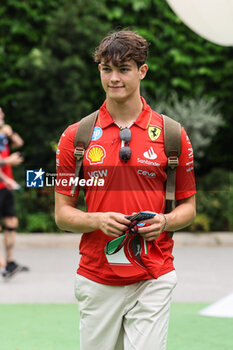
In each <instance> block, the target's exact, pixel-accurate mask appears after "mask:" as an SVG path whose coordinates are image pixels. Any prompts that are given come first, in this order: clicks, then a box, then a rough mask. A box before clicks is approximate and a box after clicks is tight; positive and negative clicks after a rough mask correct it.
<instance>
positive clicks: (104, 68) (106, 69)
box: [102, 67, 110, 72]
mask: <svg viewBox="0 0 233 350" xmlns="http://www.w3.org/2000/svg"><path fill="white" fill-rule="evenodd" d="M102 70H104V71H105V72H110V68H107V67H103V68H102Z"/></svg>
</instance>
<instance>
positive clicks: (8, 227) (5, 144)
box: [0, 107, 29, 279]
mask: <svg viewBox="0 0 233 350" xmlns="http://www.w3.org/2000/svg"><path fill="white" fill-rule="evenodd" d="M23 144H24V142H23V139H22V138H21V136H20V135H19V134H18V133H16V132H14V131H13V130H12V128H11V126H10V125H8V124H5V114H4V112H3V110H2V108H1V107H0V217H1V219H2V221H3V232H4V249H5V261H4V259H3V258H0V267H1V268H2V271H1V273H2V276H3V278H5V279H7V278H9V277H12V276H13V275H14V274H16V273H17V272H20V271H28V270H29V269H28V267H26V266H21V265H20V264H18V263H16V262H15V260H14V250H15V239H16V232H17V228H18V218H17V216H16V211H15V199H14V194H13V190H16V189H19V187H20V186H19V185H18V183H17V182H15V180H14V179H13V172H12V166H17V165H19V164H21V163H22V162H23V157H22V156H21V155H20V153H19V152H15V153H12V154H10V147H12V148H19V147H22V146H23Z"/></svg>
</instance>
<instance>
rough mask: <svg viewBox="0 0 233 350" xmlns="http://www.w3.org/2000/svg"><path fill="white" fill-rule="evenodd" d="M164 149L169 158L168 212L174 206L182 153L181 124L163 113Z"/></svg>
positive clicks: (167, 183)
mask: <svg viewBox="0 0 233 350" xmlns="http://www.w3.org/2000/svg"><path fill="white" fill-rule="evenodd" d="M162 117H163V127H164V151H165V154H166V156H167V159H168V168H167V182H166V210H165V212H166V213H168V212H170V211H171V210H172V209H173V208H174V201H175V185H176V168H177V166H178V165H179V156H180V153H181V125H180V123H178V122H177V121H175V120H174V119H171V118H169V117H168V116H166V115H163V114H162Z"/></svg>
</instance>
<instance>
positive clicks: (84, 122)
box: [70, 110, 99, 195]
mask: <svg viewBox="0 0 233 350" xmlns="http://www.w3.org/2000/svg"><path fill="white" fill-rule="evenodd" d="M98 114H99V110H97V111H95V112H93V113H91V114H89V115H88V116H86V117H84V118H82V119H81V120H80V123H79V125H78V128H77V130H76V134H75V137H74V148H75V150H74V156H75V158H76V165H75V175H74V176H75V178H77V177H78V176H79V173H80V170H81V167H82V164H83V156H84V152H85V150H86V149H87V147H88V146H89V143H90V142H91V138H92V134H93V130H94V126H95V123H96V120H97V117H98ZM76 188H77V183H76V182H75V181H74V184H73V186H72V189H71V192H70V193H71V194H72V195H74V194H75V192H76Z"/></svg>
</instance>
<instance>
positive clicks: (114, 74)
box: [111, 71, 120, 83]
mask: <svg viewBox="0 0 233 350" xmlns="http://www.w3.org/2000/svg"><path fill="white" fill-rule="evenodd" d="M118 81H120V77H119V73H118V72H117V71H112V74H111V82H112V83H114V82H118Z"/></svg>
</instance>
